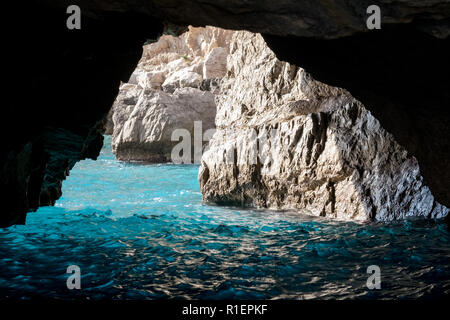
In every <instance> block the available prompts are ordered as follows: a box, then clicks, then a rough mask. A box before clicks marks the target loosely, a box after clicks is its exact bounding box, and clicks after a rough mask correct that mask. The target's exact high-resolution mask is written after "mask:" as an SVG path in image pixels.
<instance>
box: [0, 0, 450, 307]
mask: <svg viewBox="0 0 450 320" xmlns="http://www.w3.org/2000/svg"><path fill="white" fill-rule="evenodd" d="M378 2H379V5H380V7H381V12H382V23H381V29H380V30H368V29H367V28H366V24H365V22H366V19H367V13H366V8H367V7H368V5H369V4H370V3H369V2H368V1H363V2H362V3H358V5H356V4H349V3H347V2H342V1H297V2H295V1H291V0H285V1H279V2H277V3H269V2H264V3H260V2H259V1H246V2H240V1H209V0H206V1H194V2H183V1H159V2H158V1H140V0H138V1H132V2H128V3H116V2H114V1H108V0H106V1H94V2H90V1H75V3H77V4H78V5H79V6H80V8H81V17H82V18H81V19H82V20H81V29H80V30H69V29H68V28H67V27H66V19H67V17H68V14H67V12H66V8H67V6H68V5H69V4H74V3H69V2H68V1H58V2H52V1H46V0H44V1H38V0H36V1H32V2H31V3H29V4H27V5H26V7H25V8H21V7H20V5H19V4H14V5H13V6H12V7H11V8H8V10H7V12H8V13H9V16H8V17H7V18H6V19H4V20H2V23H3V24H4V25H5V26H4V27H3V28H2V29H3V30H5V31H6V33H5V35H4V37H3V41H4V42H5V43H6V44H5V50H4V51H6V59H5V62H6V63H5V67H6V70H5V72H4V74H5V75H4V78H5V80H6V81H7V88H6V90H5V92H6V93H7V97H8V99H7V100H6V102H5V107H6V108H5V113H4V115H3V119H4V125H3V126H2V129H1V130H2V135H3V137H5V140H4V142H3V148H2V152H1V156H0V167H1V168H2V170H1V173H0V180H1V184H0V185H1V187H0V193H1V194H2V198H3V199H4V201H3V203H4V206H3V210H2V213H0V227H1V228H7V227H11V226H14V225H23V224H26V216H27V213H28V212H31V211H36V210H38V209H39V207H44V206H48V205H54V204H55V202H56V201H57V200H58V199H59V198H60V197H61V195H62V191H61V190H62V184H63V181H64V180H65V179H66V177H67V176H68V175H69V173H70V170H71V169H72V168H73V167H74V166H75V164H76V163H77V162H79V161H81V160H84V159H93V160H95V159H97V157H98V156H99V154H100V151H101V149H102V146H103V139H104V138H103V133H104V130H105V123H106V122H107V119H108V112H109V111H110V108H111V106H112V105H113V103H114V100H115V99H116V96H117V95H118V93H119V87H120V85H121V83H125V82H127V81H128V80H129V79H130V76H131V75H132V73H133V71H134V69H135V67H136V65H137V64H138V62H139V60H140V59H141V56H142V45H143V44H144V43H152V42H154V41H156V40H157V39H158V38H159V37H160V36H161V35H162V34H163V33H167V32H170V33H171V34H174V35H180V34H182V33H183V32H184V31H186V29H187V27H188V26H189V25H192V26H196V27H202V26H206V25H209V26H216V27H221V28H225V29H230V30H248V31H251V32H255V33H260V34H261V35H262V37H263V39H264V40H265V41H266V43H267V45H268V46H269V47H270V49H271V50H272V51H273V52H274V53H275V55H276V57H277V58H278V59H279V60H281V61H283V62H288V63H290V64H292V65H296V66H299V67H301V68H303V69H304V70H305V71H307V72H308V73H309V74H311V76H312V77H314V79H315V80H317V81H320V82H322V83H325V84H327V85H330V86H334V87H337V88H342V89H345V90H348V91H349V92H350V93H351V94H352V95H353V96H354V97H355V98H356V99H357V100H359V101H360V102H361V103H363V104H364V106H365V107H366V108H367V110H369V111H370V113H371V114H372V115H373V116H374V117H375V118H376V119H378V121H379V122H380V124H381V126H382V127H383V128H384V129H385V130H386V131H387V132H388V133H389V134H392V135H393V136H394V137H395V140H396V141H397V142H398V143H399V144H400V145H401V146H402V147H403V148H405V149H406V150H407V152H408V153H409V154H410V155H412V156H413V157H415V158H416V159H417V162H418V164H419V165H420V173H421V175H422V176H423V179H424V183H425V184H426V185H427V186H428V187H429V188H430V190H431V192H432V194H433V196H434V197H435V199H436V200H437V201H438V202H439V203H441V204H442V205H444V206H447V207H450V198H449V194H450V190H449V188H450V186H449V181H450V176H449V159H450V156H449V150H450V145H449V136H450V135H449V125H450V122H449V112H448V107H449V105H450V97H449V90H448V88H449V86H450V79H449V74H450V63H449V57H450V40H449V37H448V35H449V30H450V5H449V4H448V3H447V2H445V1H422V2H421V3H420V4H419V3H418V2H417V1H409V2H405V1H378ZM314 121H316V120H314ZM203 174H205V175H209V172H203ZM206 180H207V179H205V181H206ZM327 188H329V189H330V190H332V189H333V188H334V187H333V184H332V183H331V184H329V185H328V186H327ZM333 193H334V191H333ZM253 298H254V297H253ZM256 298H257V297H256Z"/></svg>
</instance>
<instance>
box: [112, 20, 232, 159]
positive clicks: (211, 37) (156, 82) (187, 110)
mask: <svg viewBox="0 0 450 320" xmlns="http://www.w3.org/2000/svg"><path fill="white" fill-rule="evenodd" d="M232 34H233V32H232V31H228V30H223V29H220V28H215V27H206V28H193V27H190V28H189V30H188V31H187V32H186V33H184V34H182V35H181V36H180V37H176V36H172V35H163V36H161V37H160V38H159V39H158V41H157V42H155V43H152V44H149V45H146V46H144V53H143V57H142V59H141V61H140V62H139V64H138V66H137V68H136V70H135V71H134V72H133V74H132V75H131V77H130V80H129V81H128V83H125V84H122V85H121V87H120V91H119V95H118V97H117V98H116V101H115V103H114V105H113V107H112V109H111V118H112V126H113V130H112V135H113V142H112V146H113V152H114V154H115V155H116V157H117V159H119V160H125V161H146V162H167V161H172V160H174V159H171V152H172V150H173V148H174V146H175V145H176V144H178V143H179V140H178V139H179V138H180V137H179V136H178V135H176V136H173V134H174V132H175V130H177V129H180V130H187V131H188V133H189V136H190V139H191V146H192V148H193V147H194V136H195V134H194V131H195V127H194V123H195V122H196V121H199V122H201V126H202V128H201V129H200V135H203V131H206V130H208V129H212V128H214V127H215V126H214V118H215V114H216V104H215V93H216V92H217V89H218V84H219V80H220V78H222V77H223V76H224V75H225V72H226V61H227V56H228V51H229V42H230V39H231V35H232ZM110 127H111V123H110ZM109 131H111V129H110V128H109ZM197 134H198V133H197ZM200 139H202V137H200ZM191 155H192V156H191V159H190V161H194V160H196V159H194V156H195V154H194V150H192V152H191ZM198 160H199V159H197V161H198ZM174 161H178V159H177V160H174Z"/></svg>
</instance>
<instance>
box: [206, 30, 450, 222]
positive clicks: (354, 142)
mask: <svg viewBox="0 0 450 320" xmlns="http://www.w3.org/2000/svg"><path fill="white" fill-rule="evenodd" d="M217 108H218V110H217V116H216V125H217V132H216V133H215V134H214V136H213V139H212V140H211V141H210V145H209V150H208V151H207V152H206V153H205V154H204V155H203V157H202V165H201V168H200V172H199V180H200V185H201V189H202V193H203V198H204V200H205V201H207V202H214V203H218V204H229V205H238V206H242V205H243V206H254V207H262V208H277V209H278V208H283V209H301V210H302V211H304V212H306V213H309V214H312V215H316V216H327V217H332V218H336V219H340V220H395V219H402V218H405V217H408V216H422V217H430V218H435V217H444V216H446V215H447V214H448V211H449V210H448V209H447V208H446V207H444V206H442V205H441V204H439V203H437V202H436V201H435V199H434V197H433V195H432V194H431V192H430V190H429V188H428V187H426V186H425V185H424V183H423V178H422V177H421V175H420V170H419V165H418V163H417V160H416V158H414V157H413V156H411V155H409V154H408V153H407V151H406V150H405V149H404V148H403V147H401V146H400V145H399V144H397V143H396V141H395V140H394V138H393V136H392V135H391V134H389V133H388V132H386V131H385V130H384V129H383V128H382V127H381V126H380V123H379V122H378V120H377V119H375V118H374V117H373V116H372V114H371V113H370V112H369V111H368V110H367V109H366V108H365V107H364V106H363V105H362V104H361V103H360V102H359V101H357V100H355V99H354V98H353V97H352V96H351V95H350V94H349V93H348V92H347V91H346V90H343V89H339V88H335V87H331V86H328V85H325V84H323V83H320V82H318V81H315V80H314V79H312V78H311V76H309V75H308V74H307V73H305V71H304V70H303V69H301V68H298V67H296V66H294V65H291V64H289V63H285V62H281V61H279V60H278V59H277V58H276V56H275V54H274V53H273V52H272V51H271V50H270V49H269V48H268V47H267V45H266V43H265V41H264V39H263V38H262V36H261V35H259V34H252V33H249V32H237V33H236V34H235V35H234V37H233V41H232V44H231V51H230V55H229V57H228V72H227V76H226V77H225V78H223V80H222V86H221V94H220V95H219V96H218V105H217Z"/></svg>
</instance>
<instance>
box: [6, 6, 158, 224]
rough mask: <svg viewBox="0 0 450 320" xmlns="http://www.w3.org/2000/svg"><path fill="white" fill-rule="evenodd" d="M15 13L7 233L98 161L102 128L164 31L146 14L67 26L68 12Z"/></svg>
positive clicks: (10, 39) (10, 45)
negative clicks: (73, 173) (74, 172)
mask: <svg viewBox="0 0 450 320" xmlns="http://www.w3.org/2000/svg"><path fill="white" fill-rule="evenodd" d="M17 5H18V6H17V7H15V8H9V12H10V16H9V18H8V20H4V21H2V22H3V23H4V24H5V28H3V30H4V32H5V31H6V34H5V37H4V38H3V40H4V41H5V43H4V44H5V46H4V51H6V55H7V58H5V59H4V62H6V63H5V68H4V70H3V71H4V73H3V76H4V78H6V80H7V82H8V85H7V87H6V88H5V89H4V90H5V92H4V96H5V97H6V101H4V111H3V114H2V120H3V125H2V126H1V131H2V132H1V133H2V137H3V143H2V152H1V155H0V194H1V196H2V199H3V201H2V206H3V207H2V212H1V213H0V227H6V226H9V225H12V224H21V223H24V222H25V216H26V212H28V211H30V210H35V209H37V208H38V207H39V206H42V205H51V204H54V201H55V200H56V199H58V198H59V197H60V196H61V183H62V180H63V179H64V178H65V177H66V175H67V174H68V173H69V171H70V169H71V168H72V167H73V165H74V164H75V163H76V162H77V161H79V160H81V159H85V158H92V159H96V157H97V156H98V154H99V152H100V149H101V146H102V144H103V137H102V131H103V121H104V117H105V114H106V113H107V112H108V110H109V109H110V107H111V105H112V103H113V101H114V98H115V96H116V95H117V92H118V88H119V85H120V81H126V80H128V78H129V76H130V74H131V73H132V72H133V70H134V68H135V66H136V64H137V62H138V61H139V59H140V58H141V55H142V44H143V43H144V42H145V41H146V40H147V39H149V38H153V39H154V38H156V37H157V35H159V34H160V33H161V32H162V28H163V26H162V23H161V22H160V21H159V20H155V19H149V18H148V16H144V15H140V14H132V13H130V14H126V13H121V14H118V13H114V12H110V13H107V12H103V13H102V14H101V16H99V15H95V14H94V13H92V14H91V15H82V28H81V30H69V29H67V27H66V19H67V17H68V14H66V9H65V8H57V7H56V8H53V7H47V6H43V5H38V4H37V3H35V4H34V5H32V4H28V5H27V6H23V7H19V4H17Z"/></svg>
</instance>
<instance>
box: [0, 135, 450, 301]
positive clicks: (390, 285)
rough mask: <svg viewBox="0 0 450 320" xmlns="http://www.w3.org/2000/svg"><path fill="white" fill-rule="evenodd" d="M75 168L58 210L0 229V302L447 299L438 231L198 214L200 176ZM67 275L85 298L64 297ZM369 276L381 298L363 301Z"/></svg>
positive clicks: (176, 168) (152, 168)
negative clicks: (375, 271) (373, 275)
mask: <svg viewBox="0 0 450 320" xmlns="http://www.w3.org/2000/svg"><path fill="white" fill-rule="evenodd" d="M110 143H111V141H110V138H109V137H106V140H105V146H104V148H103V150H102V153H101V156H100V157H99V159H98V160H97V161H92V160H86V161H82V162H80V163H78V164H77V165H76V166H75V168H74V169H73V170H72V171H71V174H70V176H69V177H68V179H67V180H66V181H65V182H64V184H63V197H62V198H61V199H60V200H59V201H58V202H57V204H56V206H55V207H44V208H41V209H39V210H38V211H37V212H35V213H30V214H29V215H28V219H27V224H26V225H25V226H14V227H11V228H8V229H0V248H1V251H0V297H1V298H18V299H29V298H35V297H38V298H57V299H93V300H95V299H111V298H112V299H158V298H199V299H203V298H208V299H280V298H281V299H283V298H289V299H311V298H319V299H336V298H337V299H345V298H347V299H348V298H359V299H381V298H383V299H396V298H407V299H408V298H418V297H420V298H436V297H443V296H444V295H445V294H448V293H449V291H450V272H449V265H450V249H449V240H450V235H449V232H448V231H447V228H446V225H445V224H444V223H442V222H439V221H428V222H425V221H405V222H400V223H396V224H356V223H351V222H348V223H344V222H335V221H330V220H326V219H324V218H311V217H308V216H304V215H301V214H299V213H295V212H278V213H277V212H272V211H258V210H242V209H236V208H223V207H217V206H207V205H204V204H202V201H201V193H200V190H199V184H198V181H197V173H198V166H196V165H186V166H180V165H170V164H167V165H137V164H126V163H121V162H118V161H116V160H115V158H114V156H113V155H112V153H111V146H110ZM69 265H78V266H79V267H80V268H81V289H80V290H69V289H67V287H66V280H67V278H68V277H69V274H66V269H67V267H68V266H69ZM369 265H378V266H379V267H380V269H381V289H380V290H369V289H367V287H366V280H367V277H368V276H369V275H368V274H367V273H366V270H367V267H368V266H369Z"/></svg>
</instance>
